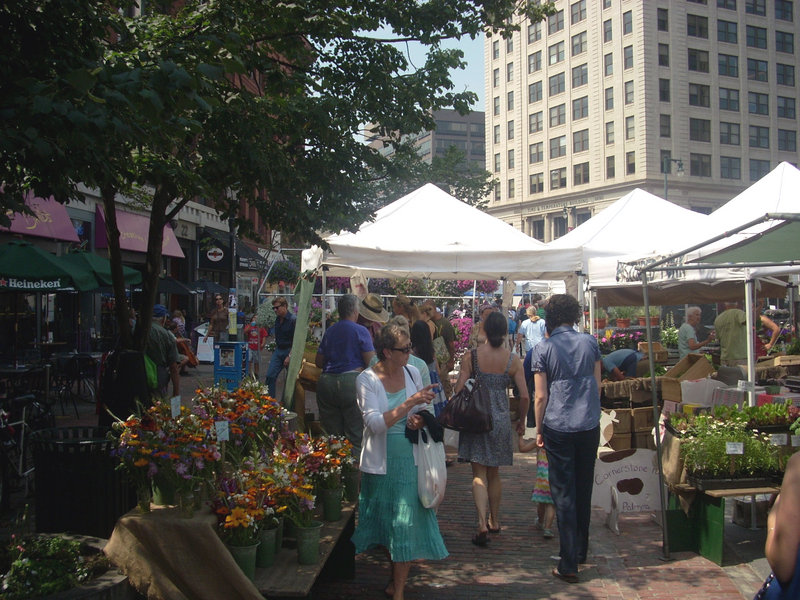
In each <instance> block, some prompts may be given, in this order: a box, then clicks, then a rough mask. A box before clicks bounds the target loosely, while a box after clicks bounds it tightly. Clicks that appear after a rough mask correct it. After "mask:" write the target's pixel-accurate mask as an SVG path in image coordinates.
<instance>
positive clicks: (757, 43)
mask: <svg viewBox="0 0 800 600" xmlns="http://www.w3.org/2000/svg"><path fill="white" fill-rule="evenodd" d="M745 31H746V32H747V45H748V46H749V47H750V48H763V49H766V47H767V30H766V29H765V28H764V27H755V26H754V25H748V26H747V27H746V29H745Z"/></svg>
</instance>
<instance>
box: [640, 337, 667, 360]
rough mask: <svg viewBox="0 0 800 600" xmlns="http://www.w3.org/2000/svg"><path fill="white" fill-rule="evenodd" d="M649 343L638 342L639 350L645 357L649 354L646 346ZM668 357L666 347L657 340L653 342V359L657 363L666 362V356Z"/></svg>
mask: <svg viewBox="0 0 800 600" xmlns="http://www.w3.org/2000/svg"><path fill="white" fill-rule="evenodd" d="M649 345H650V343H649V342H639V352H644V357H645V358H647V357H648V356H649V355H650V354H649V353H650V349H649V348H648V346H649ZM668 357H669V353H668V352H667V349H666V348H664V346H662V345H661V344H660V343H659V342H653V360H654V361H655V362H657V363H665V362H667V358H668Z"/></svg>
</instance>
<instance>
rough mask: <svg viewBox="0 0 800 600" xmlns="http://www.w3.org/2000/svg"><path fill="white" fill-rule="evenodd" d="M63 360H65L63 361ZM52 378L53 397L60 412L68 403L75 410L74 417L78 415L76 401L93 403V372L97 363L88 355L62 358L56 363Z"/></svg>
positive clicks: (94, 391)
mask: <svg viewBox="0 0 800 600" xmlns="http://www.w3.org/2000/svg"><path fill="white" fill-rule="evenodd" d="M64 359H65V360H64ZM56 368H57V370H56V375H55V377H54V386H53V387H54V391H55V396H56V398H57V399H58V401H59V403H60V404H61V412H62V413H63V412H64V410H65V409H64V407H65V405H66V404H68V403H70V402H71V403H72V405H73V407H74V408H75V416H76V417H77V416H78V415H79V413H78V405H77V400H80V401H82V402H88V403H89V404H94V403H95V394H96V390H95V372H96V369H97V361H95V359H94V358H92V356H90V355H89V354H73V355H70V356H69V357H62V361H60V362H57V363H56Z"/></svg>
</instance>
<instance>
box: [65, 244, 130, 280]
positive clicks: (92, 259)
mask: <svg viewBox="0 0 800 600" xmlns="http://www.w3.org/2000/svg"><path fill="white" fill-rule="evenodd" d="M59 258H60V260H62V261H64V262H66V263H67V264H71V265H74V266H76V267H78V268H81V269H84V268H85V269H89V270H90V271H91V272H92V273H93V274H94V276H95V277H96V278H97V279H98V281H100V283H101V284H104V285H111V261H109V260H108V259H107V258H106V257H104V256H100V255H99V254H95V253H94V252H72V253H70V254H65V255H64V256H61V257H59ZM122 275H123V279H124V280H125V284H126V285H128V284H136V283H141V282H142V274H141V273H140V272H139V271H137V270H136V269H131V268H130V267H126V266H124V265H123V267H122Z"/></svg>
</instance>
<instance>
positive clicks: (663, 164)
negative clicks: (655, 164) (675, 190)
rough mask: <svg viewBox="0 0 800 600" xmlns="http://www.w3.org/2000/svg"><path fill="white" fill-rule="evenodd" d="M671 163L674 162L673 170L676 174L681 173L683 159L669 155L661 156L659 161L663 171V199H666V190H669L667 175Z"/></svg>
mask: <svg viewBox="0 0 800 600" xmlns="http://www.w3.org/2000/svg"><path fill="white" fill-rule="evenodd" d="M672 163H675V166H676V169H675V172H676V173H677V174H678V175H683V161H682V160H681V159H680V158H671V157H669V156H665V157H663V159H662V161H661V170H662V171H664V200H666V199H667V192H668V191H669V184H668V183H667V175H669V174H670V173H671V172H672Z"/></svg>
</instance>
